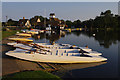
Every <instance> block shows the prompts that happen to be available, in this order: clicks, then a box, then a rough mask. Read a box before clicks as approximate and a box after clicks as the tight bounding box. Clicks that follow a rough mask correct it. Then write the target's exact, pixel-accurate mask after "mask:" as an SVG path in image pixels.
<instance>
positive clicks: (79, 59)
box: [5, 51, 107, 63]
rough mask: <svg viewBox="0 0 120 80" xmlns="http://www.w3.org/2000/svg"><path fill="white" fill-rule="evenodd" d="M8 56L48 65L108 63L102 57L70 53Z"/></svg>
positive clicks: (14, 52) (11, 53)
mask: <svg viewBox="0 0 120 80" xmlns="http://www.w3.org/2000/svg"><path fill="white" fill-rule="evenodd" d="M5 54H6V55H8V56H12V57H16V58H19V59H23V60H28V61H35V62H47V63H92V62H101V61H106V60H107V59H106V58H104V57H101V56H88V55H84V56H83V55H81V54H74V55H73V54H72V55H68V54H69V53H65V54H64V55H63V54H54V53H51V52H45V51H44V53H43V52H40V53H36V52H35V53H33V54H30V53H29V52H24V51H21V52H20V51H9V52H7V53H5Z"/></svg>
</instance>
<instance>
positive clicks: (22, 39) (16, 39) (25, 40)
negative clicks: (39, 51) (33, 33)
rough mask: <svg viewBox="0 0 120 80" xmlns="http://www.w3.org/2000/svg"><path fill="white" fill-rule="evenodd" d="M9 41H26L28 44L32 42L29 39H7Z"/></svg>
mask: <svg viewBox="0 0 120 80" xmlns="http://www.w3.org/2000/svg"><path fill="white" fill-rule="evenodd" d="M8 39H9V40H13V41H28V42H33V40H31V39H27V38H8Z"/></svg>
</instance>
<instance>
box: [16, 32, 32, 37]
mask: <svg viewBox="0 0 120 80" xmlns="http://www.w3.org/2000/svg"><path fill="white" fill-rule="evenodd" d="M16 35H17V36H27V37H31V34H27V33H18V34H16Z"/></svg>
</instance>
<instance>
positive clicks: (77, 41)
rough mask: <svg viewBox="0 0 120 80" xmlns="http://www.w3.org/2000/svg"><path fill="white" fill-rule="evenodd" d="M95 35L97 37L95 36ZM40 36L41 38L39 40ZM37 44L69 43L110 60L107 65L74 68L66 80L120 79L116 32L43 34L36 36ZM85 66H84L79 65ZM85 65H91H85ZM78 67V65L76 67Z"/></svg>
mask: <svg viewBox="0 0 120 80" xmlns="http://www.w3.org/2000/svg"><path fill="white" fill-rule="evenodd" d="M93 34H95V36H93ZM38 36H40V38H39V39H38ZM33 39H34V41H35V42H47V43H49V42H50V43H51V42H55V43H67V44H72V45H77V46H86V45H88V47H89V48H91V49H93V50H95V51H98V52H101V53H102V54H103V55H102V56H103V57H106V58H107V59H108V60H107V61H106V63H104V64H101V65H97V66H94V64H93V66H87V67H85V68H79V67H78V68H76V69H75V68H74V69H72V70H69V72H70V74H65V75H64V76H63V77H64V78H117V77H118V42H119V40H118V34H117V32H115V31H92V32H90V31H87V32H84V31H83V32H80V31H75V32H63V31H60V32H57V33H42V34H40V35H37V36H35V37H34V38H33ZM73 65H74V64H73ZM79 65H83V64H79ZM84 65H90V63H89V64H84ZM76 66H77V65H76Z"/></svg>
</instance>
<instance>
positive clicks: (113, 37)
mask: <svg viewBox="0 0 120 80" xmlns="http://www.w3.org/2000/svg"><path fill="white" fill-rule="evenodd" d="M94 33H95V34H96V35H95V40H97V41H99V44H100V45H101V46H104V47H105V48H109V46H110V45H111V44H116V43H117V40H118V32H117V31H115V30H108V31H107V30H99V31H98V32H97V31H94Z"/></svg>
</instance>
